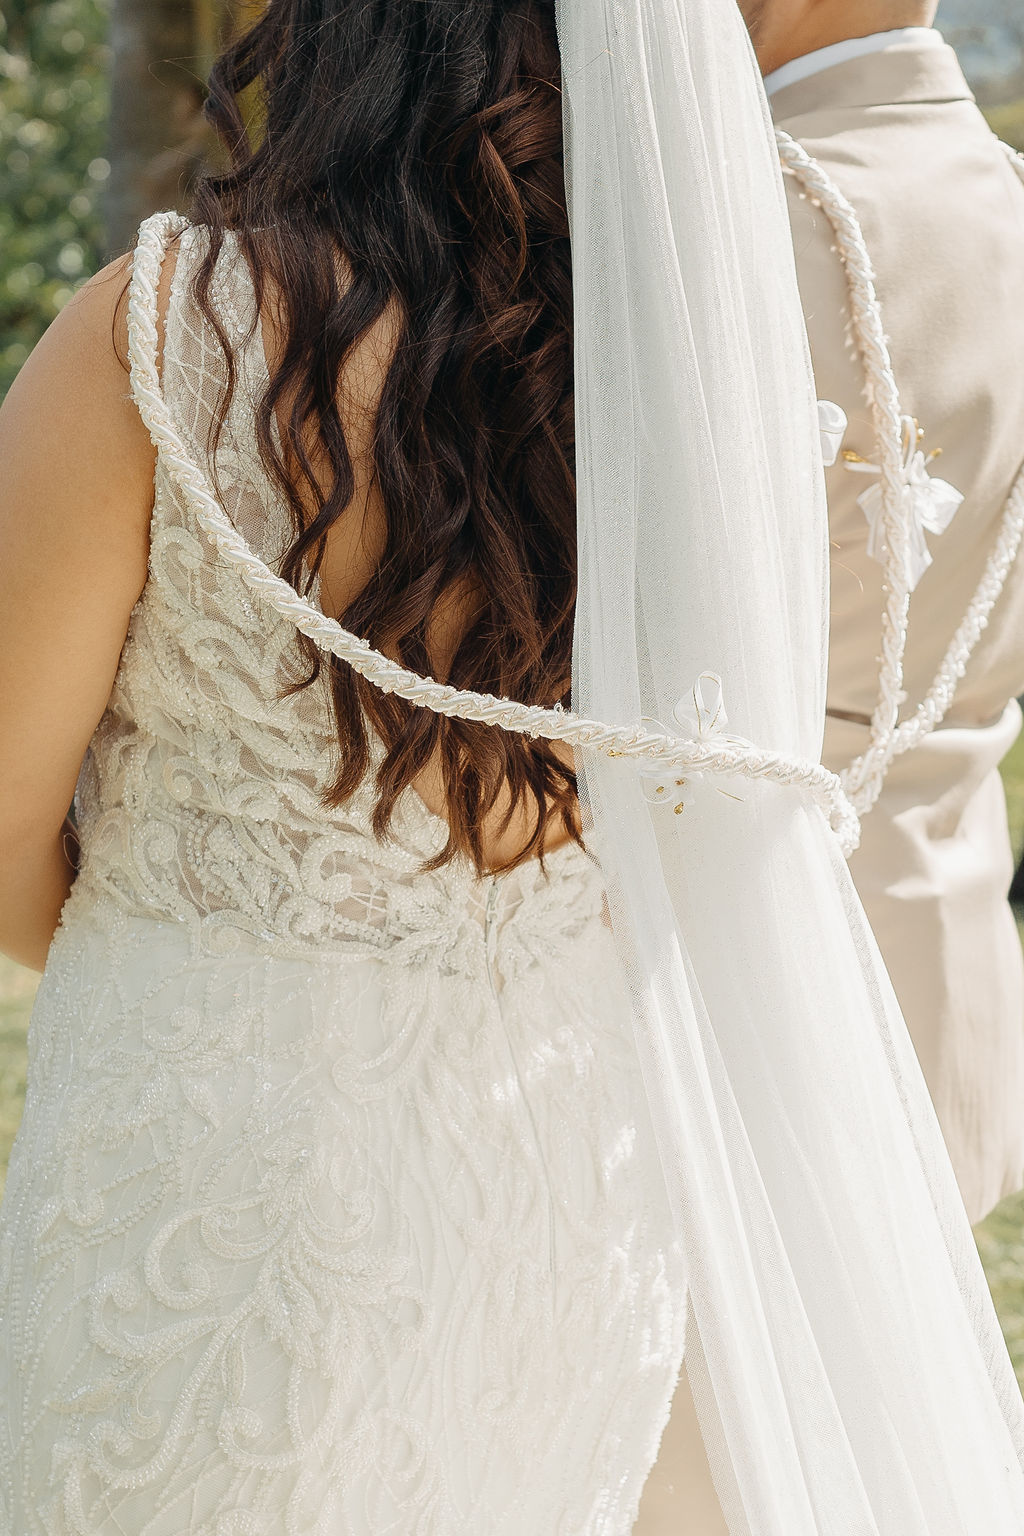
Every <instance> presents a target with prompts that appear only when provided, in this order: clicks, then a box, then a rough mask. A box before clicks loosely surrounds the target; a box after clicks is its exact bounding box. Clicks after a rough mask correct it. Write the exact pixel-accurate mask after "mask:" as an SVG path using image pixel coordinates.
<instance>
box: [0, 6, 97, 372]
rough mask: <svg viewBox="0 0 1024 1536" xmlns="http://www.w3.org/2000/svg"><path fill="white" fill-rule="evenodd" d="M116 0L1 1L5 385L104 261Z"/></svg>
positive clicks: (0, 311)
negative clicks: (110, 50) (110, 24)
mask: <svg viewBox="0 0 1024 1536" xmlns="http://www.w3.org/2000/svg"><path fill="white" fill-rule="evenodd" d="M107 20H108V16H107V3H106V0H3V7H2V12H0V396H2V395H3V394H4V393H5V392H6V390H7V389H8V387H9V386H10V383H11V381H12V379H13V378H14V375H15V374H16V373H17V371H18V369H19V367H20V366H21V364H22V363H23V362H24V361H25V358H26V357H27V356H28V353H29V351H30V350H31V348H32V347H33V346H34V345H35V343H36V341H37V340H38V339H39V337H40V335H41V334H42V332H43V331H44V330H45V328H46V326H47V325H48V324H49V323H50V321H51V320H52V319H53V318H54V316H55V315H56V314H57V312H58V311H59V310H60V309H61V307H62V306H63V305H64V304H66V303H67V301H68V299H69V298H70V297H71V295H72V293H73V292H74V290H75V288H76V287H77V286H78V285H79V284H80V283H81V282H83V281H84V280H85V278H87V277H88V276H90V275H91V274H92V273H93V272H95V271H96V270H97V269H98V268H99V267H100V265H101V264H102V260H103V228H102V219H101V213H100V206H99V205H100V198H101V194H102V186H103V182H104V180H105V179H106V176H107V175H108V174H109V166H108V165H107V162H106V160H105V159H104V148H105V141H106V120H107V106H108V86H107V64H108V59H107V48H106V34H107Z"/></svg>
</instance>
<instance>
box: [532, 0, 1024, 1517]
mask: <svg viewBox="0 0 1024 1536" xmlns="http://www.w3.org/2000/svg"><path fill="white" fill-rule="evenodd" d="M559 27H560V38H561V47H562V56H563V75H564V91H565V110H566V155H567V181H568V187H569V195H570V212H571V228H572V238H573V257H574V270H575V285H576V354H577V426H578V475H579V504H580V510H579V522H580V600H579V611H578V617H577V645H576V659H575V668H576V673H575V692H576V700H575V702H576V708H577V709H578V710H579V711H581V712H582V713H583V714H586V715H589V716H594V717H596V718H599V719H602V720H613V721H628V720H637V719H640V718H647V719H649V720H657V721H661V722H663V723H664V724H665V725H666V726H667V727H668V728H669V729H676V730H678V731H679V734H681V735H690V734H692V732H691V730H689V729H686V728H681V727H680V726H679V725H678V724H677V725H676V726H674V727H673V724H672V722H673V714H674V711H676V710H677V705H678V704H679V703H680V701H682V703H681V707H680V708H679V710H678V712H677V713H676V715H675V718H676V720H677V721H678V720H683V719H685V718H687V716H689V717H691V718H692V716H693V714H694V699H693V690H694V684H695V680H696V679H698V678H699V677H700V676H701V675H702V674H717V675H718V676H720V677H721V679H722V687H723V698H724V704H725V708H726V709H727V710H728V724H727V725H725V724H724V721H723V719H722V718H721V716H720V715H716V713H715V712H714V711H706V712H705V715H704V717H703V726H702V728H703V729H705V730H706V731H707V732H709V733H711V734H712V735H713V734H714V733H715V732H718V731H720V730H723V729H724V730H726V731H727V732H735V733H736V734H738V735H740V736H742V737H744V738H748V739H749V740H752V741H754V742H756V743H758V744H759V745H764V746H770V747H772V748H775V749H778V750H780V751H784V752H787V753H791V754H793V755H794V756H796V757H800V758H805V757H809V758H812V759H814V760H817V759H818V757H819V755H820V745H821V732H822V725H823V719H824V700H825V695H824V682H825V666H826V640H827V632H826V611H827V609H826V602H827V600H826V579H827V567H828V562H827V526H826V516H825V506H824V491H823V484H822V478H821V472H820V448H819V440H818V419H817V410H816V404H815V399H814V390H813V386H812V380H811V374H810V368H809V361H808V357H807V351H806V340H805V337H804V332H803V325H802V317H801V310H800V304H799V299H798V294H797V288H796V281H795V275H794V267H793V256H792V250H791V244H790V236H789V227H788V221H787V217H786V211H785V204H784V199H783V193H782V187H781V180H780V173H779V168H778V163H777V159H776V151H775V147H774V140H773V138H772V135H771V131H770V125H769V121H768V115H767V110H766V107H765V102H764V95H763V91H762V87H761V84H760V80H759V76H758V74H757V70H756V66H755V63H754V59H753V56H752V53H751V50H750V47H749V42H748V40H747V36H746V32H745V30H744V28H743V26H742V23H741V21H740V18H739V15H738V13H737V12H736V9H735V5H734V3H733V0H559ZM697 693H698V697H699V698H703V699H707V697H708V687H707V683H706V681H705V683H704V684H701V687H700V688H698V690H697ZM579 770H580V775H581V786H582V793H583V796H584V804H585V809H586V814H587V817H588V821H589V836H590V838H591V840H592V842H593V845H594V847H595V849H596V851H597V853H598V856H599V858H600V860H601V863H602V866H603V869H604V872H605V876H606V879H607V881H608V887H609V900H610V906H611V911H612V919H613V924H614V927H615V930H616V934H617V937H618V940H619V944H620V949H621V952H622V955H623V959H624V962H625V964H626V967H627V970H628V972H629V975H630V977H631V983H632V992H633V997H634V1001H635V1010H636V1020H637V1041H638V1047H639V1050H640V1054H641V1057H642V1059H643V1063H644V1068H645V1073H646V1079H647V1084H648V1091H649V1095H650V1099H651V1103H652V1107H653V1111H654V1115H655V1120H656V1125H657V1129H658V1134H659V1140H660V1145H661V1149H662V1157H663V1163H664V1170H665V1177H666V1183H667V1186H668V1190H669V1194H670V1198H671V1201H672V1206H673V1209H674V1211H675V1213H676V1216H677V1218H678V1223H679V1230H680V1234H681V1237H682V1240H683V1242H684V1244H685V1248H686V1252H687V1257H688V1264H689V1272H690V1285H691V1296H692V1305H693V1313H694V1319H695V1323H694V1329H693V1331H692V1337H691V1340H690V1341H689V1345H688V1363H689V1366H690V1372H691V1377H692V1378H693V1380H694V1383H695V1395H696V1397H697V1400H698V1408H699V1411H700V1414H701V1418H702V1423H703V1426H704V1429H705V1433H706V1436H707V1439H708V1442H709V1451H710V1455H711V1459H712V1464H713V1466H714V1468H715V1471H716V1477H717V1480H718V1484H719V1491H720V1493H721V1495H722V1498H723V1505H724V1507H725V1510H726V1514H727V1517H728V1520H729V1523H730V1528H731V1530H732V1531H733V1532H734V1533H735V1536H740V1533H750V1536H854V1533H855V1536H861V1533H865V1536H866V1533H880V1536H960V1533H970V1536H1019V1533H1020V1532H1021V1531H1022V1530H1024V1473H1022V1458H1024V1412H1022V1406H1021V1400H1020V1395H1019V1393H1018V1390H1017V1386H1016V1383H1015V1381H1014V1379H1013V1375H1012V1372H1011V1370H1010V1366H1009V1362H1008V1359H1007V1356H1006V1351H1005V1348H1004V1346H1003V1343H1002V1340H1001V1338H1000V1335H999V1331H998V1326H997V1323H996V1320H995V1316H994V1312H993V1310H992V1305H991V1301H990V1299H989V1296H988V1292H987V1289H986V1286H985V1281H984V1276H983V1274H982V1271H981V1268H980V1264H979V1263H978V1259H977V1255H976V1252H975V1249H974V1245H973V1241H972V1238H971V1234H970V1230H969V1228H968V1226H967V1221H966V1217H965V1215H964V1213H963V1209H962V1206H961V1203H960V1199H959V1195H958V1193H957V1190H956V1186H955V1182H954V1179H953V1175H952V1172H951V1169H950V1167H949V1162H948V1158H947V1156H946V1153H945V1150H944V1148H943V1146H942V1144H941V1140H940V1137H939V1133H938V1129H937V1126H936V1123H935V1119H934V1115H933V1112H932V1110H931V1107H930V1105H929V1103H928V1100H927V1095H926V1092H925V1089H924V1085H923V1081H922V1078H921V1075H920V1071H919V1069H918V1067H917V1064H916V1061H915V1060H914V1057H913V1055H912V1051H911V1048H910V1045H909V1042H908V1039H907V1036H906V1031H905V1027H904V1025H903V1022H902V1019H901V1018H900V1015H899V1010H898V1007H897V1005H896V1002H895V999H894V997H893V995H892V991H891V988H890V985H889V982H888V980H887V978H886V975H885V972H884V969H883V966H882V964H881V961H880V959H879V956H878V953H877V949H876V947H875V944H874V941H873V939H872V938H871V935H870V933H869V931H868V928H867V925H866V922H865V920H864V917H863V913H862V911H861V908H860V904H859V902H858V900H857V897H856V895H855V893H854V890H853V887H852V884H851V881H850V878H849V875H848V873H847V870H846V867H845V864H844V863H843V861H842V860H841V858H840V857H839V854H838V850H837V847H836V843H835V839H834V837H833V835H832V833H831V832H830V831H829V829H828V828H827V826H826V824H825V821H824V819H823V817H822V816H821V814H820V812H819V811H818V810H816V809H815V808H814V807H813V806H811V804H810V803H809V801H808V799H807V797H806V796H805V795H804V794H802V793H801V792H799V791H797V790H795V789H787V788H783V787H780V786H777V785H773V784H751V783H749V782H744V783H737V782H735V781H729V780H724V779H715V780H711V779H708V780H707V781H704V782H701V781H694V780H693V779H690V781H689V782H686V783H685V784H681V785H680V784H676V783H675V782H674V781H669V782H668V783H666V782H664V780H662V781H659V782H655V781H654V779H652V778H651V776H648V777H647V778H645V777H644V776H642V775H639V774H638V773H637V769H636V767H635V765H632V764H629V763H626V762H621V761H616V760H614V759H609V758H608V757H606V756H596V755H594V754H592V753H589V752H588V753H581V754H580V755H579ZM659 792H660V793H659ZM677 807H680V809H678V810H677Z"/></svg>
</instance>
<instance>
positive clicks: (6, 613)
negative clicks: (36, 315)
mask: <svg viewBox="0 0 1024 1536" xmlns="http://www.w3.org/2000/svg"><path fill="white" fill-rule="evenodd" d="M557 10H558V14H557V16H556V7H555V6H554V4H553V0H514V3H511V4H509V3H507V0H429V3H424V0H378V3H376V4H374V5H367V4H366V3H365V0H270V3H269V5H268V6H267V7H266V8H265V10H264V12H263V14H262V16H261V18H260V19H259V20H258V21H257V22H256V23H255V24H254V25H253V27H252V28H251V30H250V31H249V32H247V33H246V34H245V35H244V36H243V37H242V38H241V39H240V40H238V41H237V42H235V43H233V44H232V45H231V46H230V48H229V49H228V50H227V52H226V53H225V54H224V56H223V57H222V59H221V60H220V62H219V64H218V65H217V68H216V70H215V72H214V77H213V82H212V95H211V107H210V110H211V114H212V118H213V122H214V124H215V126H216V127H217V129H218V130H219V132H220V134H221V137H222V139H223V141H224V144H225V148H226V152H227V155H228V159H229V164H228V168H227V169H226V170H225V171H224V172H223V173H222V174H220V175H218V176H214V177H212V178H211V179H209V180H208V181H207V182H206V183H205V184H204V185H203V187H202V188H201V190H200V192H199V195H198V198H197V203H196V208H195V210H194V215H193V218H192V219H191V220H190V221H189V222H187V223H186V222H185V221H184V220H180V219H178V218H176V217H173V216H168V215H161V216H158V217H157V218H155V219H153V220H150V221H149V222H148V223H147V224H146V225H144V226H143V229H142V231H141V232H140V238H139V243H138V247H137V250H136V251H135V253H134V255H133V257H132V258H131V259H130V260H128V261H126V262H122V263H116V264H115V265H114V267H113V268H112V269H110V270H109V271H108V272H107V273H105V274H102V275H101V277H100V278H98V279H97V280H96V281H94V282H93V283H92V284H90V285H88V286H87V287H86V288H85V289H84V290H83V291H82V293H81V294H80V295H79V296H78V298H77V299H76V300H75V301H74V302H73V303H72V304H71V305H69V307H68V309H67V310H66V311H65V313H64V314H63V315H62V317H61V318H60V320H59V321H58V322H57V323H56V324H55V325H54V327H53V328H52V330H51V332H50V333H49V335H48V336H47V337H46V338H45V340H44V341H43V343H42V344H41V345H40V347H39V348H38V350H37V352H36V353H35V355H34V356H33V358H32V360H31V361H30V363H29V364H28V365H27V366H26V368H25V370H24V372H23V374H22V376H21V378H20V380H19V382H18V385H17V387H16V389H15V390H14V391H13V392H12V394H11V396H10V398H9V400H8V402H7V404H6V406H5V408H4V411H3V413H2V416H0V453H2V456H3V464H4V475H3V482H2V488H0V539H2V549H3V559H2V562H0V638H2V644H0V668H2V681H3V687H2V690H0V693H2V704H0V710H2V715H0V721H2V725H3V729H2V730H0V785H2V811H0V827H2V833H3V839H4V847H5V860H4V866H3V871H2V875H0V944H2V945H3V947H4V948H5V949H6V950H7V951H8V952H9V953H11V954H12V955H14V956H15V957H16V958H18V959H19V960H21V961H23V962H24V963H27V964H30V965H36V966H38V967H40V968H42V967H43V966H44V965H45V974H44V977H43V981H42V984H41V988H40V992H39V998H38V1002H37V1005H36V1010H35V1013H34V1016H33V1022H32V1031H31V1039H30V1051H31V1061H30V1075H29V1089H28V1100H27V1104H26V1109H25V1117H24V1122H23V1125H22V1129H21V1132H20V1135H19V1138H18V1141H17V1144H16V1147H15V1151H14V1156H13V1159H12V1166H11V1172H10V1178H9V1183H8V1188H7V1196H6V1201H5V1204H4V1207H3V1213H2V1221H0V1531H2V1532H3V1533H4V1536H43V1533H46V1536H72V1533H74V1536H87V1533H88V1536H114V1533H118V1536H181V1533H184V1532H188V1533H190V1536H314V1533H324V1536H326V1533H331V1536H343V1533H344V1536H387V1533H392V1536H414V1533H415V1536H456V1533H459V1536H462V1533H473V1536H513V1533H515V1536H519V1533H522V1536H526V1533H529V1536H556V1533H557V1536H624V1533H626V1532H628V1531H630V1530H631V1529H634V1527H635V1529H636V1530H638V1531H640V1532H642V1533H643V1536H667V1533H668V1532H669V1531H671V1532H676V1531H682V1530H687V1531H690V1532H699V1531H701V1530H704V1529H707V1530H709V1531H710V1530H712V1529H718V1523H717V1522H718V1520H719V1514H718V1509H717V1504H718V1501H719V1500H720V1503H721V1509H722V1511H723V1518H724V1519H725V1520H726V1521H727V1522H728V1528H729V1529H730V1530H731V1531H732V1532H734V1533H750V1536H816V1533H828V1536H854V1533H856V1536H861V1533H864V1536H869V1533H879V1536H967V1533H970V1536H1019V1532H1020V1530H1021V1529H1022V1528H1024V1476H1022V1470H1021V1468H1022V1457H1024V1415H1022V1411H1021V1404H1020V1398H1019V1394H1018V1393H1017V1389H1016V1386H1015V1383H1014V1381H1013V1378H1012V1374H1011V1372H1010V1369H1009V1364H1008V1361H1007V1358H1006V1353H1005V1349H1004V1348H1003V1346H1002V1343H1001V1340H1000V1339H999V1336H998V1330H997V1327H996V1324H995V1320H994V1316H993V1314H992V1310H991V1305H990V1303H989V1301H988V1298H987V1295H986V1293H985V1289H984V1283H983V1278H982V1276H981V1273H980V1268H979V1266H978V1264H977V1258H976V1255H975V1254H974V1252H973V1249H972V1247H971V1240H970V1232H969V1229H968V1228H967V1225H966V1220H965V1218H964V1215H963V1212H962V1209H961V1208H960V1207H959V1203H958V1198H957V1195H956V1190H955V1185H954V1182H953V1179H952V1175H951V1173H950V1170H949V1166H948V1161H947V1159H946V1158H945V1154H944V1152H943V1150H942V1147H941V1143H940V1141H939V1138H938V1134H937V1131H936V1128H935V1124H934V1119H933V1116H932V1115H931V1112H930V1109H929V1107H928V1105H927V1101H926V1097H925V1094H924V1090H923V1087H922V1084H921V1080H920V1075H919V1073H918V1071H917V1068H916V1064H915V1063H914V1061H913V1059H912V1056H911V1053H910V1050H909V1047H908V1045H907V1042H906V1037H905V1031H904V1029H903V1026H902V1021H901V1020H900V1019H899V1016H898V1012H897V1010H896V1007H895V1003H894V1001H893V998H892V994H891V990H890V988H889V986H888V982H887V980H886V978H885V975H884V971H883V970H882V968H881V965H880V962H879V960H878V957H877V952H876V950H875V948H874V945H873V941H872V940H871V937H870V934H869V933H868V932H867V930H866V927H865V924H864V921H863V916H862V914H861V912H860V909H859V907H858V905H857V903H856V899H855V897H854V895H853V893H852V887H851V886H850V883H849V880H848V877H847V875H846V871H845V867H844V865H843V863H842V859H841V857H840V853H839V846H840V842H842V843H843V844H844V845H845V846H846V847H847V848H849V847H850V846H851V845H852V842H853V841H854V839H855V825H854V823H853V819H852V817H851V814H850V812H849V808H848V806H846V804H845V802H844V800H843V796H842V793H841V790H840V788H839V786H838V784H837V783H836V782H835V781H834V780H832V778H831V776H830V775H828V774H826V773H825V772H824V770H822V769H820V768H819V767H818V766H817V763H818V754H819V749H820V732H821V724H822V719H823V708H824V700H823V678H824V644H825V622H824V619H825V615H824V598H823V593H824V589H825V575H826V560H825V556H826V534H825V517H824V506H823V499H822V492H821V475H820V455H819V451H818V447H817V443H816V413H815V403H814V399H813V392H812V387H811V381H810V376H809V370H808V365H807V356H806V347H805V343H804V339H803V335H802V331H801V325H800V315H799V306H798V300H797V297H796V289H795V282H794V278H793V270H792V256H791V252H790V251H789V249H788V246H787V230H786V222H785V212H784V208H783V204H782V200H781V189H780V186H779V181H778V171H777V168H776V166H775V162H774V155H773V149H772V144H771V140H770V136H769V133H768V129H767V119H766V115H765V111H764V103H763V97H762V95H761V91H760V85H759V82H758V77H757V74H756V70H755V67H754V65H753V62H752V59H751V55H750V52H749V46H748V44H747V41H746V35H745V32H744V30H743V28H742V24H741V22H740V20H739V17H738V14H735V13H734V8H733V5H732V0H687V3H686V4H685V5H680V4H679V3H678V0H561V3H560V4H559V6H558V8H557ZM556 22H557V31H556ZM563 123H564V125H565V131H564V137H563ZM891 536H892V537H893V538H894V539H896V538H898V537H899V531H898V530H897V529H894V530H891ZM570 706H571V707H570ZM726 709H728V712H729V716H728V717H727V715H726ZM76 783H77V791H76V790H75V786H76ZM73 792H75V794H76V806H77V824H78V832H77V834H76V833H75V832H74V831H73V830H72V828H71V825H70V823H64V813H65V810H66V807H67V805H68V803H69V802H70V800H71V798H72V793H73ZM830 822H831V824H832V825H831V827H830V825H829V823H830ZM837 833H838V837H837ZM78 838H80V848H79V843H78V840H77V839H78ZM684 1353H685V1358H686V1367H687V1373H686V1376H684V1377H682V1378H681V1376H680V1372H681V1368H682V1363H683V1357H684ZM680 1380H682V1382H683V1383H684V1385H683V1386H682V1387H678V1383H679V1382H680ZM689 1382H692V1383H693V1392H694V1398H695V1401H696V1405H697V1410H698V1413H699V1418H700V1425H701V1438H702V1440H703V1442H704V1443H705V1444H706V1447H707V1454H708V1457H709V1459H710V1465H711V1470H712V1472H713V1474H714V1481H715V1486H716V1489H717V1495H716V1497H715V1499H713V1500H711V1501H710V1512H709V1513H708V1515H707V1519H708V1521H709V1523H708V1525H707V1526H706V1527H705V1526H703V1525H702V1524H700V1523H699V1522H700V1521H702V1520H703V1519H704V1518H705V1517H704V1516H703V1515H701V1514H700V1512H699V1511H698V1510H697V1508H696V1506H695V1505H694V1504H693V1503H692V1502H690V1501H689V1499H688V1497H687V1496H685V1495H684V1494H683V1493H682V1492H681V1491H679V1485H678V1479H677V1478H676V1471H677V1468H676V1465H675V1463H674V1461H673V1459H672V1458H674V1457H675V1455H676V1454H677V1448H678V1446H679V1444H680V1442H683V1443H684V1445H685V1442H686V1441H687V1439H688V1437H690V1436H691V1435H695V1434H696V1431H695V1430H693V1431H691V1430H690V1429H689V1420H688V1417H687V1415H688V1411H689V1397H688V1393H689V1390H690V1388H689V1384H688V1383H689ZM674 1398H675V1403H676V1406H675V1410H674V1417H673V1399H674ZM670 1419H671V1420H672V1424H673V1431H674V1432H673V1433H670V1434H669V1435H667V1436H666V1437H665V1440H664V1449H663V1452H662V1457H661V1460H660V1462H659V1463H658V1465H657V1467H656V1469H655V1472H654V1474H653V1476H650V1474H651V1468H652V1466H654V1464H655V1462H656V1460H657V1457H658V1448H659V1443H660V1442H661V1441H662V1435H663V1431H664V1430H665V1426H666V1424H667V1423H669V1421H670ZM645 1485H646V1489H647V1492H646V1495H645V1492H644V1490H645ZM673 1488H675V1489H676V1490H677V1491H676V1494H675V1496H673V1491H672V1490H673ZM638 1517H639V1524H636V1522H637V1520H638Z"/></svg>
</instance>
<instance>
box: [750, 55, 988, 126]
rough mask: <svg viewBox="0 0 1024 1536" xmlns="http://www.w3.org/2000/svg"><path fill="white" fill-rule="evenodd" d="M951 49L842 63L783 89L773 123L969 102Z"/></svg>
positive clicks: (775, 105)
mask: <svg viewBox="0 0 1024 1536" xmlns="http://www.w3.org/2000/svg"><path fill="white" fill-rule="evenodd" d="M973 100H974V97H973V95H972V94H971V88H970V86H969V85H968V84H967V81H966V80H965V79H964V73H963V70H962V69H961V68H960V62H959V60H958V59H957V56H956V54H955V53H954V52H953V50H952V48H949V47H945V46H944V47H942V48H928V47H924V48H922V47H921V46H919V45H915V44H907V43H899V44H895V45H894V46H893V47H891V48H887V49H885V51H884V52H883V53H872V54H868V55H867V56H866V57H864V58H859V59H847V60H846V61H845V62H844V63H842V64H834V65H833V66H832V68H831V69H823V70H822V71H821V72H820V73H819V74H816V75H812V76H811V77H810V78H809V79H807V80H799V81H797V82H796V83H795V84H793V85H787V86H784V87H783V89H782V90H781V91H777V92H776V94H775V95H774V96H773V97H772V100H771V109H772V116H773V117H774V119H775V121H776V122H777V123H781V122H787V121H788V120H789V119H790V118H793V117H803V116H804V115H805V114H807V113H811V112H834V111H842V110H843V109H844V108H847V107H889V106H896V105H898V104H900V103H910V102H938V101H973Z"/></svg>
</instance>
